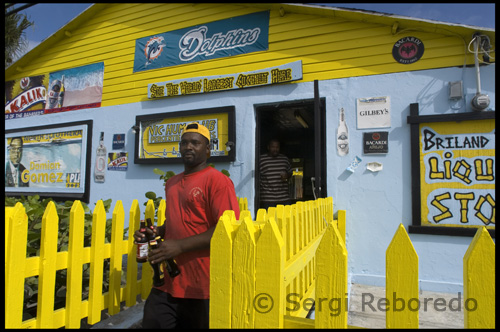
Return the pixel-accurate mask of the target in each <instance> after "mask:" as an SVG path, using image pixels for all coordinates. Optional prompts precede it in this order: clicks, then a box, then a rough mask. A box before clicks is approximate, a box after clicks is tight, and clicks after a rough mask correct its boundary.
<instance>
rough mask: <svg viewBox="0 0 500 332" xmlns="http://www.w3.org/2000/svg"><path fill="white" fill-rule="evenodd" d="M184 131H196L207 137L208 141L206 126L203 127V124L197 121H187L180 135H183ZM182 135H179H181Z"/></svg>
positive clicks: (208, 132)
mask: <svg viewBox="0 0 500 332" xmlns="http://www.w3.org/2000/svg"><path fill="white" fill-rule="evenodd" d="M185 133H198V134H200V135H201V136H203V137H205V138H206V139H208V141H209V142H210V131H209V130H208V129H207V127H205V126H204V125H201V124H199V123H197V122H191V123H189V124H188V125H187V126H186V128H184V131H183V132H182V135H184V134H185ZM182 135H181V137H182Z"/></svg>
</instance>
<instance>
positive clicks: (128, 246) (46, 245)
mask: <svg viewBox="0 0 500 332" xmlns="http://www.w3.org/2000/svg"><path fill="white" fill-rule="evenodd" d="M238 201H239V205H240V207H241V208H246V207H247V206H248V203H247V200H246V198H239V199H238ZM84 215H85V214H84V210H83V207H82V204H81V203H80V201H75V202H74V203H73V206H72V208H71V212H70V226H69V227H70V230H69V243H68V250H67V251H60V252H57V239H58V234H59V229H58V225H59V217H58V215H57V212H56V207H55V204H54V203H53V202H51V203H49V204H48V205H47V208H46V210H45V213H44V215H43V218H42V226H41V240H40V256H35V257H28V258H27V257H26V247H27V236H28V217H27V215H26V211H25V208H24V206H23V205H22V204H21V203H17V204H16V206H14V207H6V208H5V327H6V328H60V327H66V328H80V326H81V320H82V319H83V318H87V323H88V324H91V325H93V324H96V323H98V322H99V321H100V320H101V312H102V310H104V309H108V313H109V314H110V315H115V314H117V313H118V312H120V304H121V303H122V302H123V301H124V302H125V305H126V306H127V307H131V306H133V305H135V304H136V302H137V301H136V300H137V296H138V295H140V296H141V298H142V299H146V298H147V296H148V295H149V292H150V290H151V285H152V270H151V269H150V268H142V276H141V278H140V279H138V264H137V262H136V258H135V256H136V255H135V253H136V247H135V245H134V238H133V236H129V237H128V238H126V239H124V223H125V212H124V209H123V206H122V202H121V201H117V203H116V205H115V208H114V210H113V215H112V235H111V242H110V243H105V226H106V219H107V217H106V212H105V209H104V204H103V202H102V201H98V202H97V204H96V207H95V209H94V211H93V219H92V237H91V246H90V247H84V220H85V217H84ZM157 216H158V218H157V225H162V224H163V223H164V221H165V200H162V201H161V202H160V205H159V207H158V211H157ZM128 217H129V231H128V234H133V233H134V232H135V230H136V229H138V228H139V223H140V220H141V211H140V208H139V203H138V201H137V200H134V201H133V203H132V206H131V208H130V210H129V215H128ZM144 218H151V219H152V220H154V219H155V208H154V204H153V201H152V200H149V201H148V203H147V206H146V209H145V211H144ZM123 255H126V261H127V269H126V284H125V285H122V284H121V279H122V260H123ZM105 259H109V260H110V273H109V280H108V282H109V290H108V292H105V293H103V292H102V287H103V286H102V285H103V274H104V272H103V265H104V260H105ZM87 263H90V285H89V296H88V299H87V300H83V301H82V277H83V275H82V267H83V265H84V264H87ZM63 269H66V270H67V285H66V305H65V307H64V308H61V309H57V310H54V298H55V294H54V291H55V282H56V281H55V278H56V271H58V270H63ZM33 276H38V299H37V301H38V302H37V314H36V318H32V319H29V320H26V321H23V301H24V285H25V279H26V278H29V277H33Z"/></svg>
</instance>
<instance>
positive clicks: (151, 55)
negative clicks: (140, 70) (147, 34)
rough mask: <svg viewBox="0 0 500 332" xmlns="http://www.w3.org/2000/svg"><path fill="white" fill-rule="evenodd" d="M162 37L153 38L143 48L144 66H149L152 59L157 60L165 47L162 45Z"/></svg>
mask: <svg viewBox="0 0 500 332" xmlns="http://www.w3.org/2000/svg"><path fill="white" fill-rule="evenodd" d="M163 41H164V39H163V37H153V38H151V39H150V40H149V41H148V42H147V43H146V47H144V55H145V56H146V66H147V65H150V64H151V63H152V62H153V60H154V59H156V58H158V57H159V56H160V54H161V52H162V51H163V48H164V47H165V46H167V45H165V44H164V43H163Z"/></svg>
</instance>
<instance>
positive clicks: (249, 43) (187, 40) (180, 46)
mask: <svg viewBox="0 0 500 332" xmlns="http://www.w3.org/2000/svg"><path fill="white" fill-rule="evenodd" d="M268 36H269V11H264V12H258V13H253V14H248V15H242V16H238V17H232V18H229V19H225V20H220V21H215V22H210V23H206V24H202V25H197V26H192V27H189V28H184V29H179V30H175V31H169V32H165V33H160V34H156V35H152V36H148V37H144V38H140V39H137V40H136V43H135V56H134V72H139V71H144V70H150V69H158V68H163V67H171V66H177V65H182V64H186V63H193V62H198V61H204V60H211V59H217V58H222V57H230V56H234V55H240V54H246V53H252V52H259V51H265V50H267V49H268Z"/></svg>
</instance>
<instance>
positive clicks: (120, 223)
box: [108, 201, 125, 315]
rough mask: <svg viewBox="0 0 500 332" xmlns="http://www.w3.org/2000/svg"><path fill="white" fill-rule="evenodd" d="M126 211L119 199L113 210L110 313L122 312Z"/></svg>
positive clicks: (109, 292) (109, 290)
mask: <svg viewBox="0 0 500 332" xmlns="http://www.w3.org/2000/svg"><path fill="white" fill-rule="evenodd" d="M124 220H125V211H124V210H123V204H122V201H117V202H116V205H115V208H114V210H113V217H112V231H111V253H110V256H111V257H110V261H109V263H110V264H109V288H108V313H109V314H110V315H115V314H117V313H119V312H120V302H121V299H120V293H121V280H122V255H121V253H122V248H123V227H124Z"/></svg>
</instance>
